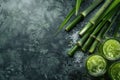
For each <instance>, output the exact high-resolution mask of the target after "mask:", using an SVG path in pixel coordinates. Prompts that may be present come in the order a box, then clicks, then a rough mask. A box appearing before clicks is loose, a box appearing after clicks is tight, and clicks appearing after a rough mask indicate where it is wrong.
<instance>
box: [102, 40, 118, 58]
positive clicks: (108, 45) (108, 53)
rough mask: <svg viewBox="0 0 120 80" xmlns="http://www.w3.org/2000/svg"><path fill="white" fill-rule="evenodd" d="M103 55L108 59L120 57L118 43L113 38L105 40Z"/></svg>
mask: <svg viewBox="0 0 120 80" xmlns="http://www.w3.org/2000/svg"><path fill="white" fill-rule="evenodd" d="M102 49H103V55H104V57H105V58H106V59H108V60H117V59H119V58H120V43H119V41H117V40H115V39H109V40H106V41H105V43H104V44H103V48H102Z"/></svg>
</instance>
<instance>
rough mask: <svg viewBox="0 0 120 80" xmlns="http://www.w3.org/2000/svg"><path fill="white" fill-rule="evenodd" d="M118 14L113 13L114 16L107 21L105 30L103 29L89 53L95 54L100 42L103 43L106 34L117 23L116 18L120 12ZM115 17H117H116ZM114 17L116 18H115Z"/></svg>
mask: <svg viewBox="0 0 120 80" xmlns="http://www.w3.org/2000/svg"><path fill="white" fill-rule="evenodd" d="M115 14H116V12H115V13H113V16H112V17H111V18H110V19H109V20H108V21H107V23H106V24H105V26H104V28H102V30H101V31H100V33H99V34H98V36H97V38H96V40H95V41H94V43H93V44H92V46H91V47H90V49H89V53H93V52H94V50H95V48H96V46H97V44H98V43H99V41H101V39H102V37H103V36H104V35H105V33H106V32H107V31H108V30H109V29H110V28H111V26H112V25H113V23H114V22H115V20H116V18H117V17H118V15H119V12H118V13H117V14H116V16H115ZM114 16H115V17H114ZM113 17H114V18H113ZM112 19H113V20H112Z"/></svg>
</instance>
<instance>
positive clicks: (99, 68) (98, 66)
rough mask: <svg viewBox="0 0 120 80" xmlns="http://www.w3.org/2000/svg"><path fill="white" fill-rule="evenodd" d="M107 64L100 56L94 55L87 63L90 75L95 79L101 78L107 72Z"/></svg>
mask: <svg viewBox="0 0 120 80" xmlns="http://www.w3.org/2000/svg"><path fill="white" fill-rule="evenodd" d="M106 67H107V63H106V61H105V59H104V58H103V57H102V56H100V55H92V56H90V57H88V59H87V61H86V68H87V70H88V73H89V74H90V75H92V76H94V77H97V76H101V75H103V74H104V73H105V72H106Z"/></svg>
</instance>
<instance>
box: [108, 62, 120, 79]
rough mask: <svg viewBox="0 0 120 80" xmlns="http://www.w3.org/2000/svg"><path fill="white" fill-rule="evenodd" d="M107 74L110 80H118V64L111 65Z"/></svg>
mask: <svg viewBox="0 0 120 80" xmlns="http://www.w3.org/2000/svg"><path fill="white" fill-rule="evenodd" d="M108 72H109V75H110V77H111V78H112V80H120V62H117V63H114V64H112V65H111V66H110V68H109V71H108Z"/></svg>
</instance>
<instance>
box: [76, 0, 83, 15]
mask: <svg viewBox="0 0 120 80" xmlns="http://www.w3.org/2000/svg"><path fill="white" fill-rule="evenodd" d="M82 1H83V0H77V2H76V15H78V12H79V8H80V5H81V3H82Z"/></svg>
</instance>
